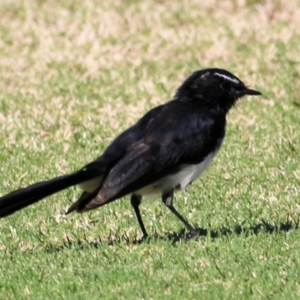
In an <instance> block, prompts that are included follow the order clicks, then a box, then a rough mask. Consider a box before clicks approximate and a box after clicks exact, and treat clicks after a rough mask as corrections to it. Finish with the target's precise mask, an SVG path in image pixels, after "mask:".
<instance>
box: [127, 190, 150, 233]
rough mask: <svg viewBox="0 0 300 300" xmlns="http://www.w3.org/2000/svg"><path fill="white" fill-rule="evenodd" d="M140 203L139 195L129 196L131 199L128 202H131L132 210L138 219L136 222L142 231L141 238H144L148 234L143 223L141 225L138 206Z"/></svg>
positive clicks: (140, 197)
mask: <svg viewBox="0 0 300 300" xmlns="http://www.w3.org/2000/svg"><path fill="white" fill-rule="evenodd" d="M141 201H142V196H139V195H135V194H132V195H131V199H130V202H131V205H132V207H133V209H134V212H135V214H136V217H137V219H138V222H139V224H140V227H141V229H142V232H143V236H144V238H145V237H147V236H148V233H147V231H146V229H145V226H144V223H143V220H142V217H141V213H140V208H139V206H140V204H141Z"/></svg>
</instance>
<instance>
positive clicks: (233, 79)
mask: <svg viewBox="0 0 300 300" xmlns="http://www.w3.org/2000/svg"><path fill="white" fill-rule="evenodd" d="M214 75H217V76H219V77H223V78H225V79H226V80H228V81H231V82H234V83H239V81H238V80H237V79H235V78H232V77H229V76H226V75H224V74H220V73H214Z"/></svg>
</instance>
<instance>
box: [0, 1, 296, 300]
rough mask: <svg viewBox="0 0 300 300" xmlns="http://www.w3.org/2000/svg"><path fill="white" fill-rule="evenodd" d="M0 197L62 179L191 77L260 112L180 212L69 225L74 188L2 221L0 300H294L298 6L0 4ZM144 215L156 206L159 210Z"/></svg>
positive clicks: (181, 199)
mask: <svg viewBox="0 0 300 300" xmlns="http://www.w3.org/2000/svg"><path fill="white" fill-rule="evenodd" d="M0 15H1V17H0V122H1V130H0V162H1V166H0V182H1V189H0V194H1V195H4V194H6V193H8V192H10V191H12V190H14V189H17V188H19V187H22V186H26V185H27V184H30V183H34V182H36V181H41V180H44V179H47V178H51V177H52V176H55V175H58V174H64V173H68V172H72V171H74V170H76V169H78V168H80V167H81V166H83V165H84V164H85V163H87V162H89V161H90V160H92V159H94V158H96V157H98V156H99V155H101V153H102V151H103V150H104V149H105V147H106V146H107V145H108V144H109V142H110V141H111V140H112V139H113V138H114V137H115V136H116V135H117V134H118V133H120V132H122V131H123V130H124V129H126V128H127V127H128V126H130V125H131V124H133V123H134V122H135V121H136V120H137V119H138V118H139V117H140V116H142V115H143V114H144V113H145V112H146V111H147V110H149V109H150V108H152V107H154V106H156V105H158V104H162V103H164V102H166V101H168V100H170V99H171V98H172V96H173V94H174V92H175V90H176V88H177V87H178V86H179V84H180V83H181V82H182V81H183V80H184V79H185V78H186V77H187V76H188V75H189V74H190V73H191V72H192V71H194V70H197V69H202V68H206V67H220V68H224V69H227V70H229V71H231V72H232V73H234V74H235V75H237V76H238V77H239V78H241V79H242V80H243V81H244V82H246V83H247V84H248V85H249V86H250V87H252V88H255V89H258V90H259V91H261V92H262V93H263V97H246V98H243V99H242V100H241V101H239V102H238V103H237V105H236V106H235V107H234V108H233V109H232V111H231V112H230V114H229V116H228V120H227V135H226V139H225V141H224V145H223V147H222V149H221V151H220V153H219V154H218V156H217V157H216V158H215V160H214V162H213V163H212V165H211V166H210V168H209V169H208V171H207V172H206V173H205V174H204V175H203V176H202V177H201V179H199V180H197V181H196V182H195V183H194V184H193V185H192V186H190V187H189V188H188V189H187V191H186V192H184V193H178V194H176V199H175V205H176V206H177V208H178V210H179V211H180V212H182V214H183V215H185V216H186V217H187V218H188V220H189V221H191V222H192V224H193V225H194V226H195V227H197V228H198V229H199V231H200V236H199V237H197V238H196V239H194V240H192V241H189V242H187V241H186V240H185V239H182V238H180V236H181V235H180V234H181V232H182V230H183V226H182V224H181V223H180V222H179V221H178V220H177V219H176V218H175V217H174V216H173V215H172V214H171V213H170V212H169V211H168V210H167V209H166V208H165V207H164V205H163V204H162V202H161V200H160V199H159V197H157V199H155V201H145V202H144V203H143V204H142V206H141V211H142V215H143V218H144V222H145V226H146V228H147V229H148V232H149V234H150V239H149V240H148V241H145V242H143V243H140V242H139V239H140V237H141V232H140V229H139V226H138V223H137V221H136V218H135V215H134V213H133V210H132V208H131V206H130V203H129V201H128V200H129V199H128V198H124V199H121V200H120V201H116V202H114V203H112V204H110V205H107V206H104V207H102V208H101V209H98V210H94V211H92V212H90V213H86V214H82V215H78V214H72V215H70V216H65V215H64V212H65V211H66V209H67V207H68V206H69V205H70V204H71V203H72V202H73V201H75V199H76V198H77V197H78V195H79V194H80V190H79V189H77V188H70V189H68V190H66V191H63V192H61V193H59V194H56V195H54V196H52V197H49V198H47V199H46V200H44V201H41V202H39V203H37V204H35V205H33V206H31V207H29V208H26V209H24V210H22V211H20V212H18V213H16V214H14V215H12V216H10V217H8V218H5V219H1V220H0V260H1V264H0V295H1V299H51V300H55V299H89V300H90V299H299V298H300V279H299V278H300V255H299V249H300V228H299V227H300V202H299V201H300V199H299V191H300V168H299V162H300V157H299V149H300V129H299V128H300V126H299V124H300V92H299V91H300V58H299V53H300V38H299V36H300V2H299V1H298V0H289V1H283V0H277V1H271V0H266V1H257V0H236V1H229V0H224V1H216V0H215V1H214V0H209V1H199V0H186V1H168V0H144V1H134V0H131V1H121V0H109V1H96V0H89V1H79V0H75V1H74V0H63V1H54V0H48V1H47V0H22V1H21V0H15V1H8V0H3V1H1V2H0ZM153 200H154V199H153Z"/></svg>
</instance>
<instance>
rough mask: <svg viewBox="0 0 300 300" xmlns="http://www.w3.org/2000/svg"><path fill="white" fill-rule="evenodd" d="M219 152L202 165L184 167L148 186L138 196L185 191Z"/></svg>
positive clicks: (208, 157)
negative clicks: (176, 189) (178, 189)
mask: <svg viewBox="0 0 300 300" xmlns="http://www.w3.org/2000/svg"><path fill="white" fill-rule="evenodd" d="M217 152H218V150H216V151H215V152H212V153H211V154H209V155H208V156H207V157H206V158H205V159H204V160H203V161H202V162H201V163H199V164H197V165H182V166H181V170H180V171H179V172H177V173H175V174H172V175H168V176H166V177H164V178H162V179H160V180H159V181H156V182H154V183H152V184H150V185H147V186H145V187H143V188H141V189H140V190H138V191H136V192H135V194H137V195H150V194H157V193H164V192H168V191H170V190H171V189H173V188H177V187H179V188H180V189H181V190H184V189H185V188H186V187H187V186H188V185H189V184H190V183H192V182H193V181H194V180H195V179H196V178H198V177H199V176H200V175H201V174H202V173H203V172H204V171H205V170H206V169H207V167H208V166H209V164H210V162H211V161H212V159H213V158H214V157H215V155H216V154H217Z"/></svg>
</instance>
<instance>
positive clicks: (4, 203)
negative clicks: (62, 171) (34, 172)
mask: <svg viewBox="0 0 300 300" xmlns="http://www.w3.org/2000/svg"><path fill="white" fill-rule="evenodd" d="M245 95H261V93H260V92H258V91H256V90H253V89H249V88H248V87H247V86H246V85H245V84H244V83H243V82H242V81H241V80H240V79H239V78H237V77H236V76H234V75H233V74H231V73H230V72H228V71H225V70H222V69H217V68H210V69H204V70H200V71H196V72H194V73H192V74H191V76H190V77H188V78H187V79H186V80H185V81H184V82H183V84H182V85H181V86H180V87H179V88H178V89H177V91H176V93H175V95H174V98H173V100H171V101H169V102H167V103H165V104H163V105H160V106H157V107H155V108H153V109H151V110H150V111H149V112H147V113H146V114H145V115H144V116H143V117H142V118H141V119H140V120H138V121H137V123H136V124H134V125H133V126H132V127H130V128H128V129H127V130H125V131H124V132H123V133H121V134H120V135H119V136H118V137H117V138H116V139H115V140H114V141H113V142H112V143H111V144H110V145H109V146H108V147H107V149H106V150H105V151H104V153H103V154H102V155H101V156H100V157H99V158H97V159H96V160H95V161H93V162H91V163H89V164H87V165H86V166H84V167H83V168H82V169H80V170H79V171H76V172H74V173H72V174H68V175H62V176H59V177H56V178H53V179H50V180H47V181H43V182H38V183H36V184H33V185H30V186H28V187H26V188H22V189H19V190H16V191H14V192H11V193H9V194H7V195H6V196H3V197H1V198H0V217H6V216H8V215H10V214H12V213H14V212H16V211H18V210H20V209H22V208H24V207H26V206H28V205H31V204H33V203H35V202H37V201H39V200H41V199H43V198H45V197H47V196H50V195H52V194H54V193H57V192H59V191H61V190H64V189H66V188H68V187H71V186H75V185H78V186H80V187H81V188H82V189H83V193H82V195H81V196H80V197H79V199H78V200H77V201H76V202H75V203H73V204H72V205H71V207H70V208H69V209H68V211H67V214H69V213H71V212H73V211H77V212H80V213H82V212H86V211H89V210H92V209H95V208H97V207H100V206H103V205H105V204H107V203H109V202H112V201H114V200H117V199H120V198H122V197H124V196H126V195H130V197H131V199H130V201H131V205H132V207H133V209H134V211H135V214H136V216H137V219H138V222H139V225H140V227H141V230H142V232H143V236H144V237H146V236H147V231H146V229H145V226H144V223H143V221H142V218H141V214H140V209H139V206H140V204H141V201H142V197H143V196H145V195H148V194H158V195H159V196H161V198H162V201H163V203H164V204H165V205H166V206H167V207H168V208H169V209H170V210H171V211H172V212H173V213H174V214H175V215H176V216H177V217H178V218H179V219H180V220H181V221H182V222H183V223H184V225H185V226H186V227H187V229H188V230H190V231H191V232H195V231H194V229H193V227H192V226H191V225H190V224H189V223H188V221H187V220H186V219H185V218H184V217H183V216H182V215H181V214H180V213H179V212H178V211H177V210H176V209H175V207H174V206H173V195H174V191H175V190H177V189H181V190H182V189H185V188H186V187H187V186H188V185H189V184H191V183H192V182H193V181H194V180H195V179H196V178H197V177H199V176H200V175H201V174H202V173H203V172H204V171H205V170H206V168H207V167H208V165H209V164H210V162H211V161H212V159H213V158H214V157H215V155H216V154H217V153H218V151H219V149H220V147H221V145H222V142H223V139H224V136H225V128H226V115H227V113H228V111H229V109H230V108H231V107H232V106H233V105H234V104H235V102H236V101H237V100H238V99H239V98H241V97H243V96H245Z"/></svg>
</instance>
